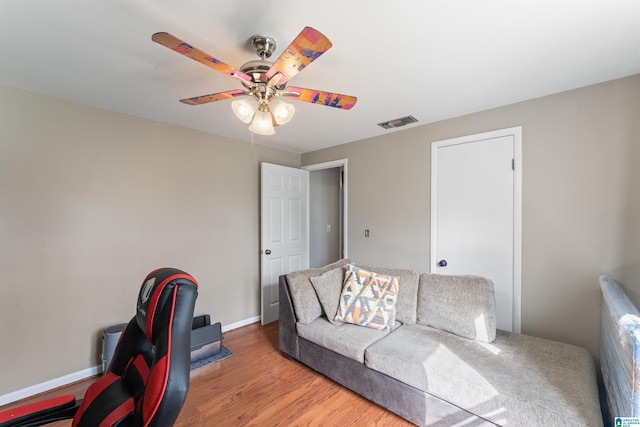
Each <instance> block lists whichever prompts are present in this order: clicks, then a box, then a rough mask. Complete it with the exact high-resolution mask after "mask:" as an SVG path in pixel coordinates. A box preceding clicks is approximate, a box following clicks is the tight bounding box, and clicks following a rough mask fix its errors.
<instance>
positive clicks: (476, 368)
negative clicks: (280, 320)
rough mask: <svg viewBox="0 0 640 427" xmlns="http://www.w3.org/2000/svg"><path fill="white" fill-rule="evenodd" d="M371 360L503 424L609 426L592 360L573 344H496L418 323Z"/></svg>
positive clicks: (378, 348)
mask: <svg viewBox="0 0 640 427" xmlns="http://www.w3.org/2000/svg"><path fill="white" fill-rule="evenodd" d="M365 360H366V362H365V363H366V365H367V367H369V368H371V369H374V370H377V371H379V372H381V373H384V374H386V375H389V376H390V377H393V378H395V379H397V380H399V381H402V382H404V383H406V384H409V385H411V386H413V387H415V388H417V389H420V390H423V391H426V392H428V393H430V394H432V395H434V396H436V397H439V398H441V399H444V400H446V401H448V402H450V403H452V404H454V405H457V406H459V407H461V408H463V409H465V410H467V411H469V412H471V413H473V414H475V415H478V416H480V417H483V418H486V419H488V420H490V421H492V422H495V423H496V424H498V425H511V426H542V425H557V424H558V422H559V421H561V424H563V425H580V426H601V425H602V417H601V413H600V407H599V405H598V389H597V384H596V379H595V378H596V377H595V365H594V361H593V358H592V357H591V355H590V353H589V352H588V351H587V350H585V349H583V348H580V347H576V346H573V345H569V344H563V343H559V342H555V341H549V340H545V339H541V338H535V337H531V336H527V335H519V334H512V333H509V332H504V331H498V333H497V337H496V340H495V341H494V342H493V343H490V344H489V343H483V342H479V341H473V340H468V339H464V338H461V337H458V336H456V335H453V334H450V333H448V332H445V331H441V330H439V329H434V328H431V327H429V326H422V325H417V324H416V325H403V326H402V327H401V328H398V329H397V330H395V331H393V332H392V333H391V334H389V335H388V336H386V337H384V338H383V339H381V340H379V341H377V342H376V343H374V344H373V345H371V346H370V347H369V348H368V349H367V350H366V354H365Z"/></svg>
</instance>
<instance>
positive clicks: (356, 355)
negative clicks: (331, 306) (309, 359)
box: [296, 317, 389, 363]
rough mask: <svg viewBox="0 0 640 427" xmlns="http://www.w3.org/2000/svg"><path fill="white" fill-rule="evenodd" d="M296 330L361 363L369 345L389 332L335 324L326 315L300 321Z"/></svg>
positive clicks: (300, 334)
mask: <svg viewBox="0 0 640 427" xmlns="http://www.w3.org/2000/svg"><path fill="white" fill-rule="evenodd" d="M296 330H297V331H298V335H299V336H300V337H301V338H304V339H306V340H308V341H311V342H312V343H315V344H318V345H320V346H322V347H325V348H328V349H329V350H331V351H334V352H336V353H338V354H341V355H343V356H345V357H348V358H349V359H353V360H356V361H358V362H360V363H364V351H365V350H366V349H367V347H369V346H370V345H371V344H373V343H374V342H376V341H378V340H379V339H381V338H383V337H384V336H386V335H387V334H388V333H389V331H387V330H378V329H371V328H363V327H362V326H357V325H352V324H350V323H344V324H342V325H340V326H335V325H333V324H331V323H330V322H329V321H328V320H327V319H326V317H319V318H317V319H316V320H314V321H313V322H311V323H307V324H304V323H300V322H298V323H297V324H296Z"/></svg>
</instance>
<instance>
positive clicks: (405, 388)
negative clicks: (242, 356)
mask: <svg viewBox="0 0 640 427" xmlns="http://www.w3.org/2000/svg"><path fill="white" fill-rule="evenodd" d="M348 264H349V261H348V260H341V261H339V262H337V263H334V264H331V265H328V266H326V267H323V268H316V269H308V270H303V271H296V272H293V273H290V274H287V275H285V276H281V277H280V283H279V286H280V326H279V328H280V331H279V332H280V337H279V340H280V351H281V353H282V354H283V355H284V356H285V357H288V358H291V359H295V360H298V361H300V362H302V363H303V364H305V365H307V366H309V367H311V368H313V369H314V370H316V371H318V372H320V373H322V374H324V375H326V376H327V377H329V378H331V379H332V380H334V381H336V382H337V383H339V384H342V385H343V386H345V387H347V388H349V389H351V390H353V391H355V392H356V393H358V394H360V395H362V396H364V397H365V398H367V399H369V400H371V401H373V402H375V403H377V404H378V405H380V406H382V407H384V408H387V409H388V410H390V411H392V412H395V413H396V414H398V415H400V416H401V417H403V418H405V419H407V420H409V421H411V422H413V423H415V424H417V425H420V426H427V425H428V426H431V425H434V426H435V425H442V426H452V425H456V424H459V425H465V426H478V425H509V426H550V425H572V426H573V425H575V426H602V425H603V420H602V414H601V410H600V403H599V397H598V386H597V379H596V378H597V377H596V367H595V363H594V360H593V358H592V356H591V354H590V353H589V352H588V351H586V350H585V349H582V348H580V347H576V346H573V345H569V344H564V343H560V342H554V341H550V340H545V339H541V338H536V337H532V336H527V335H520V334H514V333H510V332H505V331H501V330H496V326H495V325H496V323H495V306H494V304H495V303H494V293H493V292H494V291H493V284H492V283H491V282H490V281H489V280H486V279H483V278H480V277H473V276H440V275H432V274H421V275H419V274H418V273H417V272H415V271H410V270H402V269H388V268H371V267H366V266H358V267H360V268H361V269H363V270H364V271H365V272H372V273H375V274H376V275H381V276H387V277H397V278H398V283H399V286H398V288H397V292H396V295H395V296H394V298H395V300H394V301H392V302H393V303H394V313H393V314H394V315H395V321H394V319H393V318H392V319H391V321H393V324H392V325H388V327H386V328H384V329H372V328H371V327H365V326H361V325H357V324H352V323H342V322H337V321H335V320H334V318H335V315H336V313H335V311H336V310H335V309H334V307H336V308H338V309H339V308H340V303H341V301H339V300H340V299H341V298H343V299H344V294H341V291H342V286H343V280H344V274H345V269H346V266H347V265H348ZM350 268H353V267H350ZM348 271H351V270H348ZM348 274H351V273H348ZM372 277H373V276H372ZM335 298H337V300H335V301H334V299H335Z"/></svg>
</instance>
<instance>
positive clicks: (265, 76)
mask: <svg viewBox="0 0 640 427" xmlns="http://www.w3.org/2000/svg"><path fill="white" fill-rule="evenodd" d="M151 39H152V40H153V41H154V42H156V43H159V44H161V45H163V46H165V47H168V48H169V49H171V50H174V51H176V52H178V53H180V54H182V55H184V56H187V57H189V58H191V59H193V60H195V61H198V62H199V63H201V64H204V65H206V66H207V67H210V68H213V69H214V70H216V71H219V72H221V73H224V74H226V75H227V76H229V77H233V78H235V79H237V80H239V81H240V82H241V83H242V85H243V86H244V89H232V90H228V91H225V92H218V93H213V94H210V95H202V96H196V97H193V98H186V99H181V100H180V102H183V103H185V104H189V105H201V104H206V103H209V102H215V101H222V100H226V99H232V98H237V99H236V100H234V101H233V102H232V104H231V108H232V110H233V112H234V113H235V115H236V116H237V117H238V118H239V119H240V120H241V121H243V122H244V123H248V124H250V126H249V130H250V131H251V132H253V133H257V134H260V135H273V134H274V133H275V130H274V125H275V126H278V125H283V124H285V123H287V122H288V121H289V120H291V118H292V117H293V114H294V112H295V108H294V107H293V105H291V104H289V103H287V102H285V101H284V100H283V98H285V99H292V100H297V101H302V102H310V103H312V104H320V105H325V106H328V107H334V108H340V109H343V110H349V109H351V108H352V107H353V106H354V105H355V103H356V101H357V98H356V97H355V96H349V95H342V94H339V93H331V92H325V91H320V90H315V89H305V88H301V87H296V86H287V82H288V81H289V79H291V78H292V77H293V76H295V75H296V74H298V73H299V72H300V71H302V70H303V69H304V68H305V67H307V66H308V65H309V64H311V63H312V62H313V61H314V60H316V59H317V58H318V57H319V56H320V55H322V54H323V53H324V52H326V51H327V50H329V48H331V46H332V44H331V41H329V39H328V38H327V37H325V36H324V35H323V34H322V33H321V32H320V31H318V30H316V29H314V28H311V27H305V28H304V29H303V30H302V31H301V32H300V34H298V36H297V37H296V38H295V39H294V40H293V42H291V44H290V45H289V46H288V47H287V48H286V49H285V50H284V52H283V53H282V54H281V55H280V57H279V58H278V59H276V61H275V62H269V61H267V59H268V58H269V57H270V56H271V54H272V53H273V51H274V49H275V47H276V42H275V40H274V39H273V38H271V37H268V36H262V35H255V36H253V37H252V38H251V44H252V46H253V48H254V49H255V50H256V53H257V54H258V56H259V57H260V59H259V60H254V61H249V62H247V63H246V64H244V65H242V66H241V67H240V69H236V68H234V67H232V66H231V65H229V64H225V63H224V62H222V61H220V60H219V59H217V58H214V57H212V56H210V55H208V54H207V53H205V52H203V51H201V50H200V49H198V48H195V47H193V46H191V45H190V44H188V43H186V42H184V41H182V40H180V39H178V38H177V37H174V36H172V35H171V34H169V33H166V32H160V33H155V34H154V35H153V36H152V37H151Z"/></svg>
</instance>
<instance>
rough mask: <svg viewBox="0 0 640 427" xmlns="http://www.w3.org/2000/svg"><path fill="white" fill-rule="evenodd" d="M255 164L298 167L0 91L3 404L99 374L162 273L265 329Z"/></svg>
mask: <svg viewBox="0 0 640 427" xmlns="http://www.w3.org/2000/svg"><path fill="white" fill-rule="evenodd" d="M260 161H268V162H272V163H279V164H284V165H290V166H299V164H300V156H299V155H297V154H291V153H287V152H284V151H280V150H275V149H270V148H267V147H264V146H259V145H254V146H253V147H251V145H250V144H248V143H245V142H240V141H233V140H226V139H224V138H220V137H216V136H213V135H209V134H205V133H202V132H197V131H192V130H188V129H185V128H180V127H177V126H171V125H167V124H161V123H157V122H152V121H149V120H144V119H140V118H136V117H132V116H128V115H124V114H119V113H114V112H109V111H105V110H100V109H97V108H92V107H87V106H84V105H79V104H75V103H72V102H67V101H63V100H59V99H55V98H50V97H46V96H41V95H35V94H31V93H28V92H24V91H20V90H17V89H12V88H7V87H0V378H1V380H0V395H2V394H5V393H9V392H12V391H16V390H19V389H22V388H24V387H28V386H30V385H33V384H38V383H41V382H43V381H46V380H50V379H53V378H57V377H60V376H63V375H66V374H70V373H73V372H77V371H79V370H82V369H85V368H88V367H92V366H95V365H98V364H99V363H100V361H99V354H100V351H99V350H100V348H99V341H100V337H101V331H102V329H103V328H105V327H107V326H110V325H113V324H116V323H121V322H126V321H128V320H129V319H130V318H131V316H132V315H133V313H134V310H135V299H136V296H137V293H138V289H139V286H140V283H141V282H142V279H143V278H144V277H145V276H146V274H147V273H148V272H150V271H151V270H152V269H154V268H156V267H162V266H171V267H177V268H181V269H183V270H185V271H187V272H189V273H190V274H192V275H193V276H194V277H195V278H196V279H197V280H198V281H199V282H200V291H199V298H198V302H197V305H196V313H197V314H202V313H210V314H211V316H212V320H214V321H221V322H222V323H223V325H226V324H229V323H233V322H238V321H242V320H245V319H248V318H251V317H254V316H258V315H259V314H260V292H259V265H258V263H259V203H260V200H259V162H260Z"/></svg>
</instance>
